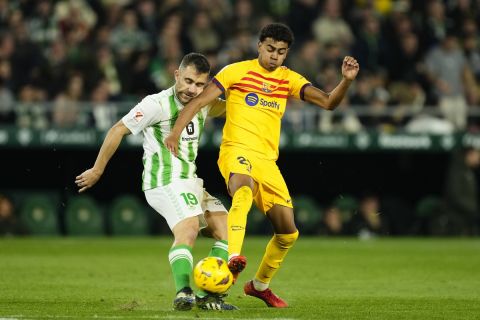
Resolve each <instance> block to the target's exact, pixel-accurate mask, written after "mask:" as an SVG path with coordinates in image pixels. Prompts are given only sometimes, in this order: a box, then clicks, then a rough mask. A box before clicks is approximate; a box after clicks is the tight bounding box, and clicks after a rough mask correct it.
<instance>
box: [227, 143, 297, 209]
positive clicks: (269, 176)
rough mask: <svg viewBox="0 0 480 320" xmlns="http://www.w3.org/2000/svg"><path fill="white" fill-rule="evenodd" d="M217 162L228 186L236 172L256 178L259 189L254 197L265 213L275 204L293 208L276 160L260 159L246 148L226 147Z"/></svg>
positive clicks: (259, 207)
mask: <svg viewBox="0 0 480 320" xmlns="http://www.w3.org/2000/svg"><path fill="white" fill-rule="evenodd" d="M217 163H218V168H219V169H220V172H221V174H222V176H223V178H224V179H225V183H226V184H227V188H228V181H229V180H230V176H231V174H234V173H241V174H245V175H247V176H251V177H252V178H253V180H255V182H256V183H257V185H258V189H257V190H255V191H254V192H255V193H254V195H253V199H254V201H255V203H256V205H257V207H258V209H260V211H262V212H264V213H265V212H267V211H268V210H270V209H271V208H272V207H273V205H274V204H279V205H282V206H285V207H289V208H293V206H292V199H291V197H290V193H289V192H288V188H287V185H286V184H285V180H283V176H282V173H281V172H280V170H279V169H278V166H277V164H276V162H275V161H273V160H265V159H260V158H258V157H257V156H255V155H254V154H253V153H252V152H249V151H247V150H244V149H240V148H234V147H226V148H222V149H221V150H220V155H219V157H218V162H217Z"/></svg>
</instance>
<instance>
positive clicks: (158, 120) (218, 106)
mask: <svg viewBox="0 0 480 320" xmlns="http://www.w3.org/2000/svg"><path fill="white" fill-rule="evenodd" d="M209 73H210V64H209V63H208V60H207V59H206V58H205V57H204V56H203V55H201V54H198V53H190V54H187V55H186V56H185V57H184V58H183V59H182V62H181V64H180V67H179V69H178V70H176V71H175V85H174V86H172V87H171V88H169V89H166V90H164V91H162V92H160V93H157V94H152V95H149V96H147V97H145V98H144V99H143V100H142V101H141V102H140V103H138V104H137V105H136V106H135V107H134V108H133V109H131V110H130V112H129V113H128V114H126V115H125V116H124V117H123V118H122V119H121V120H120V121H118V122H117V123H116V124H115V125H114V126H113V127H112V128H111V129H110V130H109V131H108V133H107V136H106V137H105V140H104V142H103V144H102V146H101V148H100V151H99V153H98V156H97V159H96V161H95V164H94V166H93V167H92V168H90V169H88V170H86V171H85V172H83V173H82V174H80V175H79V176H77V177H76V180H75V182H76V184H77V185H78V187H79V188H80V189H79V192H84V191H85V190H87V189H88V188H91V187H92V186H93V185H94V184H95V183H97V181H98V180H99V179H100V177H101V176H102V174H103V172H104V170H105V167H106V166H107V163H108V161H109V160H110V158H111V157H112V156H113V154H114V153H115V151H116V150H117V148H118V146H119V145H120V143H121V141H122V139H123V137H124V136H126V135H128V134H131V133H132V134H139V133H142V134H143V137H144V141H143V149H144V154H143V164H144V170H143V177H142V178H143V179H142V180H143V182H142V189H143V191H144V193H145V197H146V199H147V202H148V203H149V205H150V206H151V207H152V208H154V209H155V210H156V211H157V212H158V213H159V214H161V215H162V216H163V217H164V218H165V220H166V221H167V223H168V225H169V227H170V229H171V230H172V233H173V236H174V242H173V245H172V247H171V249H170V252H169V255H168V258H169V261H170V265H171V269H172V272H173V278H174V281H175V288H176V291H177V294H176V297H175V299H174V302H173V307H174V309H176V310H190V309H191V308H192V307H193V306H194V304H195V303H196V305H197V306H198V307H199V308H201V309H214V310H235V309H237V308H236V307H235V306H233V305H231V304H228V303H226V302H224V300H223V296H221V295H215V294H212V293H208V292H204V291H197V293H196V296H195V294H194V293H193V291H192V289H191V287H190V275H191V273H192V269H193V257H192V248H193V245H194V243H195V240H196V238H197V235H198V232H199V230H200V229H203V230H202V233H205V234H208V235H211V236H212V237H213V238H215V239H216V242H215V243H214V245H213V247H212V249H211V251H210V254H209V255H210V256H216V257H220V258H222V259H224V260H225V261H227V260H228V242H227V210H226V209H225V207H224V206H223V205H222V203H221V202H220V201H219V200H218V199H216V198H214V197H213V196H211V195H210V194H208V192H207V191H206V190H205V189H204V187H203V180H202V179H200V178H198V177H197V175H196V174H195V171H196V166H195V159H196V157H197V151H198V144H199V140H200V137H201V135H202V132H203V127H204V124H205V118H206V117H207V116H222V115H224V114H225V101H223V100H221V99H213V100H212V101H211V102H210V103H209V104H208V105H206V106H205V108H203V109H202V110H200V111H199V112H198V113H197V114H195V115H194V116H193V117H192V119H191V121H189V123H188V125H187V126H186V128H185V129H184V130H182V133H181V141H180V142H179V143H178V148H179V149H178V150H179V152H178V155H177V156H176V157H174V156H173V155H172V154H171V153H170V152H169V150H168V149H167V148H166V146H165V145H164V143H163V139H164V138H165V137H166V136H167V135H168V134H169V133H170V130H171V129H172V127H173V125H174V124H175V120H176V118H177V116H178V113H179V112H180V110H181V109H182V108H183V106H184V105H185V104H186V103H188V102H189V101H190V100H192V99H193V98H194V97H196V96H198V95H199V94H200V93H201V92H202V91H203V90H204V88H205V85H206V84H207V82H208V76H209Z"/></svg>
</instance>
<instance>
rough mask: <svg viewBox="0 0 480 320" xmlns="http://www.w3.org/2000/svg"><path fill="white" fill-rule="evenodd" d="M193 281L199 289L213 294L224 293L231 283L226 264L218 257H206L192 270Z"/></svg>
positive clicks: (231, 278)
mask: <svg viewBox="0 0 480 320" xmlns="http://www.w3.org/2000/svg"><path fill="white" fill-rule="evenodd" d="M193 279H194V281H195V284H196V285H197V287H199V288H200V289H203V290H205V291H208V292H213V293H224V292H226V291H227V290H228V289H229V288H230V287H231V286H232V282H233V275H232V273H231V272H230V270H229V269H228V265H227V262H226V261H225V260H223V259H221V258H218V257H206V258H204V259H202V260H200V261H199V262H198V263H197V265H196V266H195V268H194V269H193Z"/></svg>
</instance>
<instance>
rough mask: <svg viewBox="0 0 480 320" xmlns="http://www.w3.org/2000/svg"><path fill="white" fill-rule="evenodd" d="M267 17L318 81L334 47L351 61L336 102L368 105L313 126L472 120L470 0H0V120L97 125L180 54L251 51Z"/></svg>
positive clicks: (223, 59)
mask: <svg viewBox="0 0 480 320" xmlns="http://www.w3.org/2000/svg"><path fill="white" fill-rule="evenodd" d="M277 21H280V22H284V23H286V24H288V25H289V26H290V27H291V28H292V30H293V31H294V34H295V37H296V42H295V43H294V45H293V47H292V49H291V51H290V53H289V57H288V60H287V62H286V64H287V65H288V66H290V67H291V68H292V69H294V70H296V71H298V72H299V73H302V74H303V75H305V76H306V77H307V78H308V79H309V80H310V81H312V83H313V84H315V85H317V86H319V87H320V88H323V89H324V90H325V91H329V90H331V89H332V88H333V87H334V86H335V84H336V83H337V82H338V81H339V77H340V76H341V75H340V72H339V71H340V69H339V68H340V64H341V61H342V58H343V57H344V56H345V55H353V56H354V57H356V58H357V60H358V61H359V63H360V65H361V72H360V75H359V78H358V80H357V81H356V83H355V86H354V87H353V88H352V90H351V91H350V92H349V96H348V97H347V98H346V99H345V100H344V101H343V107H342V108H343V111H345V110H348V109H349V108H350V109H355V108H356V107H362V106H368V108H370V109H371V111H370V115H369V116H368V117H362V116H356V117H353V118H352V117H349V116H348V115H349V113H348V112H343V113H342V114H344V115H345V116H342V117H339V119H336V118H332V116H331V115H329V116H324V117H320V118H319V119H318V121H316V122H315V124H314V126H315V127H316V129H320V130H323V131H329V130H334V129H335V128H341V129H343V130H347V131H355V130H358V129H359V128H361V127H365V126H366V127H388V126H398V125H401V126H403V125H411V126H413V127H415V123H407V122H409V121H410V120H412V119H411V118H409V117H406V116H404V115H405V114H412V113H413V114H415V112H417V111H419V110H422V109H424V108H427V107H425V106H434V107H438V108H439V110H441V114H442V115H443V119H446V120H447V123H440V124H438V123H437V122H436V121H437V120H438V119H426V122H427V124H429V125H439V126H440V127H442V125H444V126H445V125H447V127H448V128H450V129H449V130H465V129H472V130H476V129H477V127H478V123H476V121H473V122H469V121H468V116H467V114H468V113H469V111H470V110H471V109H475V106H478V105H479V101H480V100H479V97H480V94H479V92H480V89H479V84H480V51H479V46H480V42H479V32H478V29H479V27H480V1H479V0H425V1H413V0H269V1H253V0H159V1H154V0H63V1H53V0H37V1H28V0H0V123H15V124H16V125H18V126H20V127H33V128H45V127H47V126H48V125H50V124H53V125H54V126H59V127H69V126H72V125H86V124H87V125H88V124H92V123H93V124H95V125H96V126H97V127H98V128H108V126H109V125H110V124H111V122H112V119H115V118H116V117H117V115H116V114H115V112H114V110H111V108H109V105H111V104H112V103H113V104H114V103H115V102H119V101H130V102H134V101H137V100H138V99H139V98H140V97H143V96H145V95H147V94H151V93H154V92H157V91H159V90H162V89H165V88H167V87H169V86H170V85H172V83H173V81H174V79H173V71H174V70H175V69H176V68H177V66H178V63H179V61H180V59H181V58H182V56H183V55H184V54H186V53H188V52H191V51H196V52H201V53H204V54H205V55H207V57H208V59H209V61H210V62H211V64H212V66H213V70H212V73H213V74H215V73H216V72H217V71H218V70H219V69H220V68H222V67H223V66H224V65H226V64H229V63H232V62H236V61H239V60H242V59H250V58H255V57H256V54H257V53H256V45H257V39H258V31H259V30H260V29H261V27H262V26H264V25H265V24H267V23H270V22H277ZM44 101H51V102H52V108H51V110H50V111H49V112H46V111H45V108H42V107H41V106H40V103H42V102H44ZM79 101H88V102H89V104H88V106H89V107H90V108H91V109H92V110H91V112H90V113H89V114H88V115H82V114H81V113H80V112H79V111H78V106H77V104H76V103H77V102H79ZM290 105H291V109H293V110H295V109H302V108H303V107H304V104H301V103H296V102H291V103H290ZM372 114H373V115H375V114H378V116H371V115H372ZM385 115H387V116H385ZM290 120H291V121H292V122H293V123H295V121H297V122H299V121H301V119H300V120H298V119H297V120H295V116H293V118H292V119H290ZM414 120H417V121H424V122H425V119H414ZM424 122H421V123H422V124H424ZM293 127H294V126H293Z"/></svg>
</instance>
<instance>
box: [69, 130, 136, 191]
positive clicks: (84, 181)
mask: <svg viewBox="0 0 480 320" xmlns="http://www.w3.org/2000/svg"><path fill="white" fill-rule="evenodd" d="M128 134H130V130H129V129H128V128H127V127H126V126H125V125H124V124H123V122H122V120H120V121H118V122H117V123H116V124H115V125H114V126H113V127H111V128H110V130H108V133H107V135H106V137H105V140H104V141H103V144H102V147H101V148H100V151H99V152H98V156H97V160H95V164H94V165H93V167H92V168H90V169H87V170H85V171H84V172H82V173H81V174H80V175H78V176H77V177H76V178H75V183H76V184H77V186H78V187H79V188H80V189H79V190H78V192H83V191H85V190H87V189H89V188H91V187H93V186H94V185H95V184H96V183H97V181H98V180H99V179H100V177H101V176H102V174H103V172H104V171H105V167H106V166H107V164H108V161H110V158H112V156H113V154H114V153H115V151H117V149H118V146H119V145H120V143H121V142H122V139H123V137H124V136H126V135H128Z"/></svg>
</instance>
